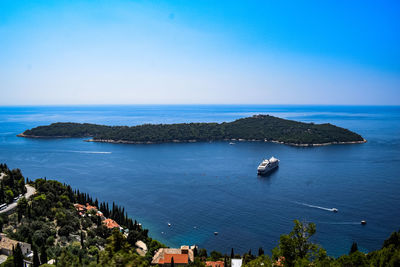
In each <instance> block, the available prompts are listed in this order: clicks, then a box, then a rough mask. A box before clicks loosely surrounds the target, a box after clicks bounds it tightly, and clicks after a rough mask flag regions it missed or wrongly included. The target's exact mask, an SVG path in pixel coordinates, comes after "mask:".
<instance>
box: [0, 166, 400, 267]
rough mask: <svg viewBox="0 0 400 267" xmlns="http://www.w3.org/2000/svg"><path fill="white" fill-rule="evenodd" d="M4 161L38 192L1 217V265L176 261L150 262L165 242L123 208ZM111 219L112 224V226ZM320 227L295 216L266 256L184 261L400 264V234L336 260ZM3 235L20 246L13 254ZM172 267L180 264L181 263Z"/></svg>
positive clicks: (196, 253) (247, 265) (16, 183)
mask: <svg viewBox="0 0 400 267" xmlns="http://www.w3.org/2000/svg"><path fill="white" fill-rule="evenodd" d="M0 166H1V173H2V174H3V178H5V179H6V180H5V181H8V182H7V185H4V186H8V187H9V190H11V191H16V192H19V191H18V190H20V189H19V187H21V185H22V184H24V183H25V182H26V183H27V184H29V185H30V186H32V187H34V188H35V194H34V195H33V196H31V197H28V198H25V197H23V198H21V199H20V200H19V201H18V206H17V207H16V209H15V210H14V212H12V213H6V214H5V213H1V214H0V232H2V233H1V238H0V240H2V242H1V243H0V246H4V247H2V248H0V254H2V253H4V251H5V250H7V249H8V250H9V252H10V254H8V255H6V257H7V259H6V260H5V261H4V262H3V263H0V267H15V266H17V267H22V266H24V263H29V264H31V266H33V267H37V266H54V265H55V266H151V265H153V266H174V262H173V258H172V259H171V262H170V263H166V264H164V265H163V264H162V265H157V264H154V263H152V259H154V257H156V256H155V255H156V254H157V251H158V250H159V249H164V248H165V247H166V246H165V245H163V244H162V243H160V242H158V241H157V240H154V239H152V238H151V237H150V236H149V235H148V230H146V229H145V228H144V227H143V226H142V225H140V224H139V223H138V222H137V221H135V220H133V219H131V218H130V217H129V216H128V214H126V212H125V210H124V208H123V207H121V206H118V205H117V204H115V203H112V205H111V204H109V203H106V202H101V201H99V200H97V199H93V198H92V197H91V196H90V195H88V194H87V193H83V192H79V190H73V189H72V188H71V186H69V185H66V184H62V183H60V182H57V181H54V180H47V179H41V178H40V179H36V180H28V179H25V178H24V177H23V176H22V174H21V172H20V171H19V170H18V169H15V170H10V169H8V167H7V165H5V164H1V165H0ZM21 178H22V179H23V181H22V180H21ZM11 180H12V181H11ZM10 181H11V182H10ZM106 217H107V218H106ZM110 220H111V221H113V222H114V224H111V225H110V224H109V223H108V222H109V221H110ZM316 231H317V229H316V225H315V224H313V223H305V222H303V223H301V222H299V221H297V220H295V221H294V227H293V230H292V231H291V232H290V233H288V234H282V235H281V237H280V239H279V240H278V242H277V246H276V247H275V248H274V249H273V250H272V251H271V253H264V250H263V248H261V247H260V248H259V249H258V251H257V252H255V251H253V252H252V251H251V250H249V251H248V252H245V253H243V254H238V253H235V250H234V247H235V244H232V248H227V250H228V251H230V253H226V252H223V253H221V252H218V251H211V252H207V250H206V249H205V248H198V247H195V248H194V249H193V257H192V260H190V261H189V262H187V264H179V266H193V267H203V266H216V265H208V264H209V263H210V262H214V263H218V264H219V266H225V267H230V266H231V260H232V259H241V261H242V263H243V265H242V266H244V267H257V266H289V267H292V266H293V267H294V266H327V267H329V266H332V267H336V266H365V267H367V266H393V267H394V266H400V231H397V232H393V233H392V234H391V235H390V237H389V238H388V239H387V240H385V241H383V245H382V247H381V248H380V249H379V250H376V251H372V252H370V253H364V252H361V251H359V250H358V245H357V243H356V242H353V243H352V244H349V253H348V254H345V255H342V256H341V257H339V258H332V257H330V256H328V254H327V252H326V250H325V249H324V248H323V247H321V246H320V245H319V244H317V243H314V242H313V238H312V237H313V235H314V234H315V233H316ZM211 234H212V233H211ZM5 240H7V242H8V244H10V243H13V244H15V246H13V247H12V251H11V248H9V247H7V242H5ZM139 241H140V242H141V243H140V242H139ZM143 246H145V247H146V250H142V249H141V247H143ZM22 248H23V249H22ZM0 256H5V255H0ZM176 260H177V258H176ZM175 265H176V266H178V265H177V264H176V262H175Z"/></svg>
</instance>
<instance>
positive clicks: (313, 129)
mask: <svg viewBox="0 0 400 267" xmlns="http://www.w3.org/2000/svg"><path fill="white" fill-rule="evenodd" d="M18 136H21V137H32V138H34V137H36V138H40V137H41V138H51V137H58V138H60V137H63V138H66V137H92V139H91V140H90V141H95V142H117V143H164V142H199V141H220V140H248V141H271V142H280V143H285V144H290V145H320V144H337V143H362V142H365V140H364V139H363V138H362V137H361V136H360V135H359V134H357V133H354V132H352V131H350V130H347V129H344V128H341V127H337V126H335V125H332V124H329V123H325V124H314V123H304V122H298V121H293V120H286V119H281V118H277V117H273V116H269V115H255V116H252V117H248V118H243V119H238V120H235V121H233V122H223V123H179V124H143V125H139V126H132V127H128V126H105V125H97V124H89V123H83V124H81V123H71V122H68V123H61V122H59V123H53V124H50V125H48V126H39V127H36V128H33V129H31V130H26V131H25V132H23V133H22V134H19V135H18Z"/></svg>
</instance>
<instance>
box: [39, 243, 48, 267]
mask: <svg viewBox="0 0 400 267" xmlns="http://www.w3.org/2000/svg"><path fill="white" fill-rule="evenodd" d="M40 263H41V264H46V263H47V252H46V248H45V246H42V247H41V248H40Z"/></svg>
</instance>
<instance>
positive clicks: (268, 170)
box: [257, 165, 279, 175]
mask: <svg viewBox="0 0 400 267" xmlns="http://www.w3.org/2000/svg"><path fill="white" fill-rule="evenodd" d="M278 167H279V165H276V166H273V167H269V168H265V169H264V170H257V173H258V175H266V174H269V173H271V172H272V171H274V170H276V169H277V168H278Z"/></svg>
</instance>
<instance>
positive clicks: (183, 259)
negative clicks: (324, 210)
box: [158, 254, 189, 266]
mask: <svg viewBox="0 0 400 267" xmlns="http://www.w3.org/2000/svg"><path fill="white" fill-rule="evenodd" d="M172 259H174V266H186V265H188V264H189V257H188V254H164V258H162V259H160V261H159V262H158V264H159V265H161V266H171V262H172Z"/></svg>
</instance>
